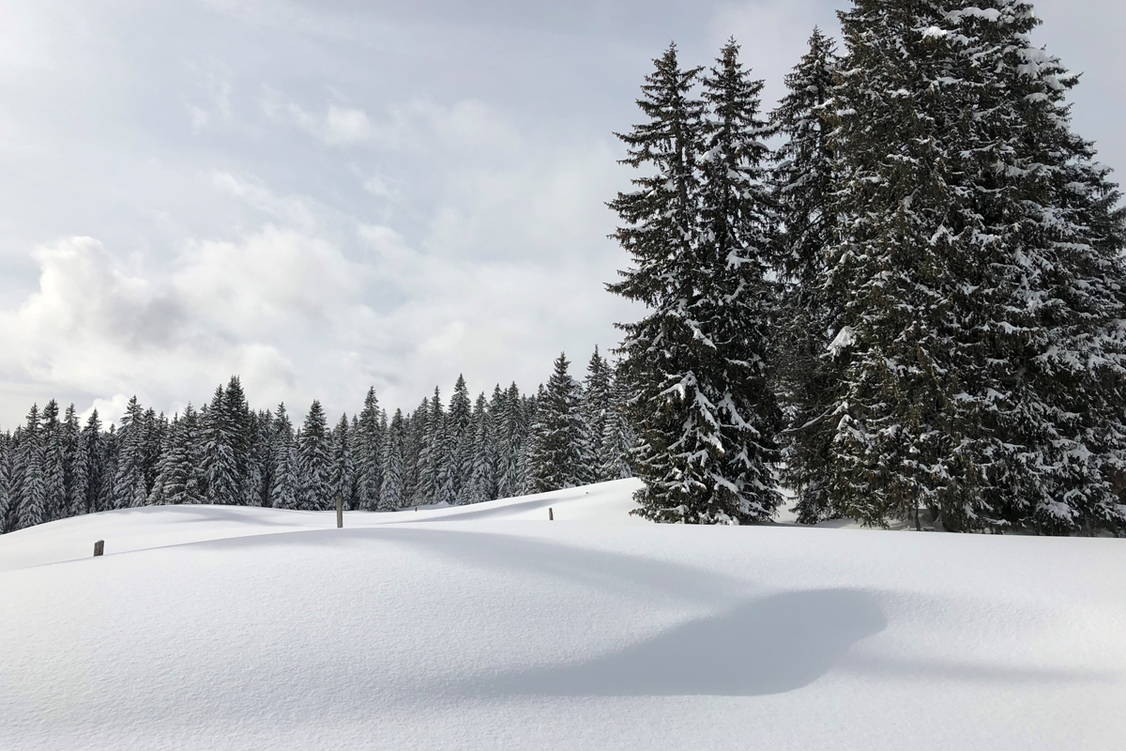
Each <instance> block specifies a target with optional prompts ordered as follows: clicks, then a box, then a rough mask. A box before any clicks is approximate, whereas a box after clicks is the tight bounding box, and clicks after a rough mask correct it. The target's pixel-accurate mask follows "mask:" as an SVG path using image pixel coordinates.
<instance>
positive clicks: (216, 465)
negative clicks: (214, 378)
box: [202, 386, 239, 506]
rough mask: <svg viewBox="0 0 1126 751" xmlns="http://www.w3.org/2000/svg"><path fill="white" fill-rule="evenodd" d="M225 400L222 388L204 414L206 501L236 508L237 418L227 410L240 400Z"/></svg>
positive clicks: (237, 484) (217, 388)
mask: <svg viewBox="0 0 1126 751" xmlns="http://www.w3.org/2000/svg"><path fill="white" fill-rule="evenodd" d="M237 396H238V395H237V394H236V398H235V399H234V400H231V399H228V398H226V395H225V393H224V391H223V387H222V386H218V387H216V389H215V394H214V395H213V396H212V398H211V403H210V404H209V405H208V406H207V411H206V412H205V413H204V414H203V417H202V423H203V430H202V434H203V435H202V439H203V440H202V449H203V452H202V453H203V456H202V461H203V467H204V483H205V493H206V495H205V498H206V500H207V503H213V504H220V505H230V506H233V505H236V504H237V503H238V501H239V467H238V457H237V456H236V452H235V448H236V443H237V442H238V438H237V436H236V435H235V434H234V430H235V424H236V423H237V421H238V419H237V418H235V419H232V418H230V417H229V416H228V413H227V410H228V408H229V407H231V406H233V405H237V403H238V399H237Z"/></svg>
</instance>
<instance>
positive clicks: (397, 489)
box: [376, 409, 407, 511]
mask: <svg viewBox="0 0 1126 751" xmlns="http://www.w3.org/2000/svg"><path fill="white" fill-rule="evenodd" d="M405 434H406V427H405V425H404V421H403V412H402V410H398V409H397V410H395V416H394V417H392V418H391V424H390V426H388V428H387V440H386V445H385V452H384V461H383V488H382V493H380V497H379V506H378V508H377V509H376V510H378V511H397V510H398V509H400V508H402V507H403V505H405V502H406V499H407V495H406V490H407V489H406V485H405V483H404V474H405V468H404V466H403V443H404V440H405V438H406V435H405Z"/></svg>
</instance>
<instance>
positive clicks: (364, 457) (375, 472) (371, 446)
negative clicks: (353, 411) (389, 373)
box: [353, 388, 401, 511]
mask: <svg viewBox="0 0 1126 751" xmlns="http://www.w3.org/2000/svg"><path fill="white" fill-rule="evenodd" d="M381 416H382V410H380V409H379V400H378V399H377V398H376V396H375V389H374V388H369V389H368V393H367V396H366V397H365V398H364V407H363V410H362V411H361V412H360V415H359V420H358V422H357V424H356V433H355V435H354V436H353V438H354V443H355V456H354V461H355V464H356V475H357V484H358V486H359V487H358V494H359V507H360V508H362V509H364V510H365V511H376V510H377V509H379V507H380V504H379V494H380V491H381V488H382V486H383V461H384V446H383V442H384V440H385V438H384V435H383V431H382V430H381V424H380V420H381ZM400 460H401V457H400ZM400 481H401V478H400Z"/></svg>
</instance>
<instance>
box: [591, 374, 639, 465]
mask: <svg viewBox="0 0 1126 751" xmlns="http://www.w3.org/2000/svg"><path fill="white" fill-rule="evenodd" d="M635 441H636V437H635V436H634V433H633V429H632V428H631V427H630V423H629V389H628V386H627V384H626V383H625V378H624V375H623V374H622V373H621V372H620V369H619V368H614V373H613V380H612V386H611V390H610V410H609V412H608V413H607V415H606V421H605V424H604V425H603V427H602V443H601V452H600V454H599V457H598V461H599V476H600V477H602V479H604V480H622V479H625V478H627V477H632V476H633V471H632V470H631V469H630V466H629V454H630V449H631V448H633V445H634V443H635Z"/></svg>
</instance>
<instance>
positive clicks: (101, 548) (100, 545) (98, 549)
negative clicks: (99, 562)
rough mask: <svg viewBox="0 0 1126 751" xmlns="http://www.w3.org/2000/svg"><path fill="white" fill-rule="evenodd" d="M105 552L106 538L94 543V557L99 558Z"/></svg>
mask: <svg viewBox="0 0 1126 751" xmlns="http://www.w3.org/2000/svg"><path fill="white" fill-rule="evenodd" d="M105 552H106V541H105V540H98V541H97V542H95V543H94V557H95V558H97V557H98V556H100V555H102V554H103V553H105Z"/></svg>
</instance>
